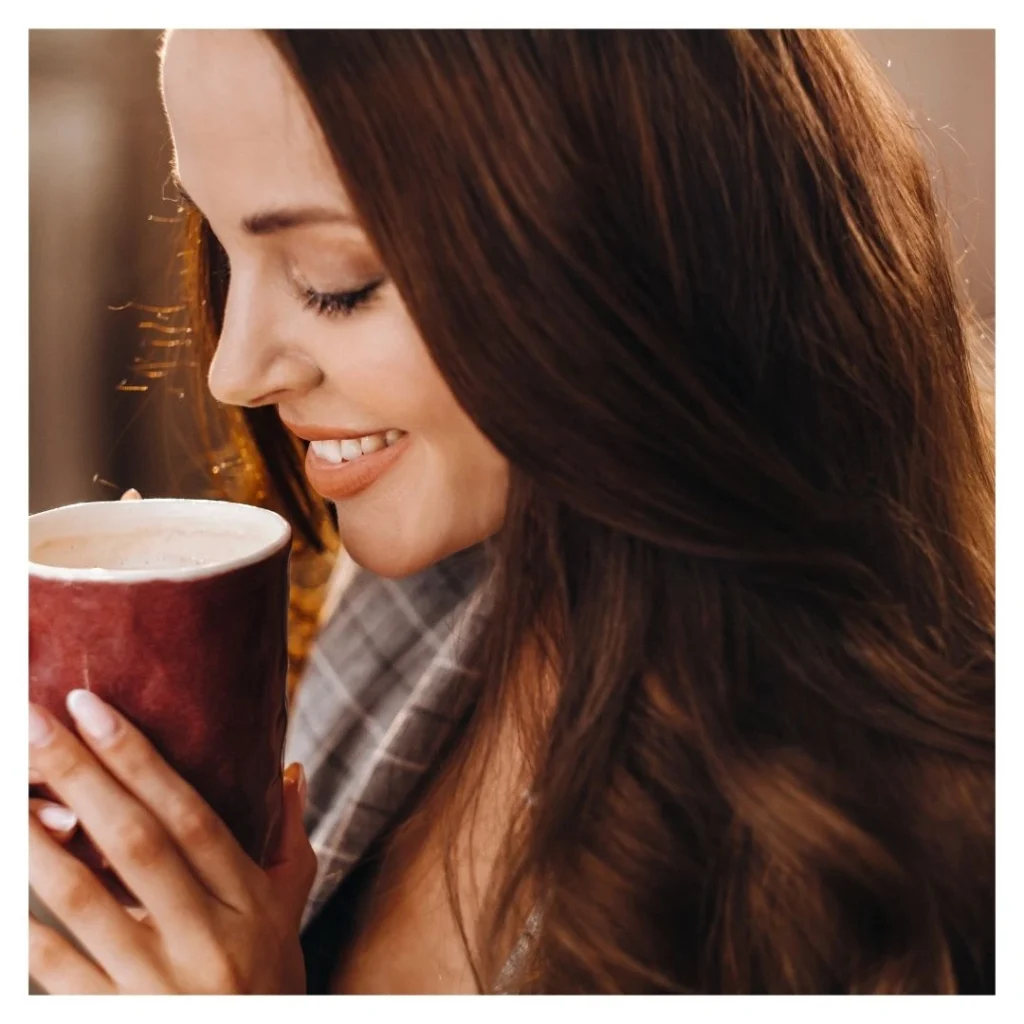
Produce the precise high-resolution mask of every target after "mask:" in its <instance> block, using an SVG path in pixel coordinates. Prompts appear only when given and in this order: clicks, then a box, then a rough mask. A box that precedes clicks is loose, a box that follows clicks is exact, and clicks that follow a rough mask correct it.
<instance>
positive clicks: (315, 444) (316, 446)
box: [309, 441, 342, 465]
mask: <svg viewBox="0 0 1024 1024" xmlns="http://www.w3.org/2000/svg"><path fill="white" fill-rule="evenodd" d="M309 446H310V448H312V449H313V452H314V453H315V454H316V455H317V456H319V457H320V458H321V459H323V460H324V462H333V463H334V464H335V465H338V464H339V463H340V462H341V458H342V455H341V442H340V441H310V442H309Z"/></svg>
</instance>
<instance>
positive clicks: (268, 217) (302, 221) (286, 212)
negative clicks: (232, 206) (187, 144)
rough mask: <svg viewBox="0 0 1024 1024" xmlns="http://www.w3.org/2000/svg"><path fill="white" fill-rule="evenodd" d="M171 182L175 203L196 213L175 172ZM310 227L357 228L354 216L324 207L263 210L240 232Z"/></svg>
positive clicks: (265, 232)
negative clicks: (175, 197) (338, 226)
mask: <svg viewBox="0 0 1024 1024" xmlns="http://www.w3.org/2000/svg"><path fill="white" fill-rule="evenodd" d="M171 181H172V183H173V184H174V187H175V188H176V189H177V190H178V200H179V201H180V202H181V204H182V205H183V206H187V207H190V208H191V209H193V210H199V206H198V204H197V203H196V202H195V200H194V199H193V198H192V197H191V196H190V195H189V194H188V192H186V191H185V187H184V185H182V183H181V179H180V178H179V177H178V175H177V172H172V173H171ZM311 224H351V225H358V221H357V220H356V218H355V216H354V215H353V214H351V213H348V212H347V211H345V210H339V209H332V208H331V207H327V206H295V207H283V208H281V209H279V210H265V211H263V212H261V213H254V214H250V215H249V216H248V217H245V218H243V219H242V229H243V230H244V231H245V232H246V233H247V234H250V235H256V236H261V235H273V234H276V233H277V232H280V231H287V230H289V229H290V228H301V227H306V226H308V225H311Z"/></svg>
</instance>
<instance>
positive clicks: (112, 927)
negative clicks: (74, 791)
mask: <svg viewBox="0 0 1024 1024" xmlns="http://www.w3.org/2000/svg"><path fill="white" fill-rule="evenodd" d="M29 884H30V885H31V887H32V889H33V890H35V893H36V895H37V896H38V897H39V898H40V899H41V900H42V901H43V903H45V904H46V906H47V908H48V909H49V910H50V911H51V913H53V914H54V915H55V916H56V917H57V918H58V919H59V920H60V921H61V923H62V924H63V925H64V926H65V927H66V928H67V929H68V930H69V931H70V932H71V934H72V935H74V937H75V938H76V939H77V940H78V942H79V944H80V945H81V946H82V948H83V949H84V950H86V952H87V953H88V954H89V956H90V957H92V959H93V960H95V961H96V963H97V964H98V965H99V966H100V967H101V968H102V969H103V970H104V971H105V972H106V974H107V976H108V977H109V978H111V979H114V980H116V981H117V982H119V983H120V984H122V985H127V986H129V987H137V986H139V985H144V984H145V983H146V982H147V981H148V980H150V978H151V976H152V973H153V972H152V970H151V969H150V968H149V967H148V966H147V959H148V957H147V952H148V950H149V949H150V948H151V947H150V944H149V942H148V941H147V939H148V937H147V935H146V933H145V931H144V929H143V927H142V926H141V925H140V924H139V923H138V922H137V921H134V920H132V918H130V917H129V916H128V915H127V914H126V913H125V912H124V908H123V907H122V906H121V905H120V904H119V903H118V902H117V900H115V899H114V897H113V896H111V895H110V893H109V892H107V890H106V889H105V888H104V886H103V883H102V882H100V880H99V879H98V878H97V877H96V876H95V875H94V874H93V873H92V872H91V871H90V870H89V869H88V868H87V867H86V866H85V865H84V864H83V863H82V862H81V861H79V860H78V859H77V858H75V857H72V856H71V854H70V853H68V852H67V851H66V850H65V849H63V847H61V846H60V845H59V844H58V843H56V842H54V840H53V839H52V838H51V837H50V836H49V835H48V834H47V832H46V830H45V829H44V828H43V827H42V826H41V825H40V824H39V823H38V822H37V821H36V820H35V818H34V817H33V816H32V815H29ZM79 955H81V954H79ZM38 980H39V982H40V983H42V984H45V982H44V979H43V978H39V979H38Z"/></svg>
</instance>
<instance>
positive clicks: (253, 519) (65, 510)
mask: <svg viewBox="0 0 1024 1024" xmlns="http://www.w3.org/2000/svg"><path fill="white" fill-rule="evenodd" d="M100 507H103V508H106V509H108V510H112V509H114V508H119V509H123V510H124V511H118V512H113V513H112V514H113V515H114V516H122V515H123V516H139V515H140V514H142V515H145V514H146V513H144V512H143V510H144V509H148V510H151V512H152V514H153V515H154V516H158V515H159V513H160V512H161V511H163V512H164V513H167V512H170V511H171V510H172V509H176V510H179V514H180V515H181V518H182V519H186V518H187V513H188V512H201V511H203V510H204V509H205V510H206V511H208V512H209V511H214V512H215V515H216V517H218V518H217V521H218V522H227V521H229V518H230V516H234V517H235V521H236V522H242V521H246V522H248V523H249V524H258V525H262V526H263V527H265V528H272V529H271V532H270V533H269V535H268V537H267V539H266V540H264V541H262V542H261V543H260V544H259V545H258V546H256V547H254V548H253V550H252V551H249V552H247V553H245V554H243V555H237V556H235V557H234V558H225V559H223V560H220V561H215V562H210V563H206V564H202V565H187V566H173V567H163V568H152V569H104V568H94V567H90V568H84V567H79V568H76V567H72V566H61V565H45V564H43V563H42V562H33V561H32V527H33V525H37V526H39V525H42V524H45V523H46V522H47V521H48V520H58V519H60V518H63V517H65V516H68V515H74V514H75V513H76V512H80V511H81V510H82V509H96V508H100ZM227 510H231V511H230V512H228V511H227ZM172 517H173V513H172ZM28 521H29V559H28V571H29V576H34V577H36V578H37V579H47V580H57V581H62V582H66V583H86V582H88V583H148V582H157V581H166V582H188V581H192V580H201V579H210V578H213V577H215V576H223V575H224V574H226V573H228V572H232V571H234V570H235V569H242V568H245V567H246V566H249V565H256V564H258V563H259V562H262V561H265V560H266V559H268V558H270V557H271V556H272V555H275V554H277V552H278V551H280V550H281V549H282V548H284V547H286V546H287V545H288V544H289V543H290V542H291V538H292V528H291V525H290V524H289V522H288V520H287V519H285V518H284V517H283V516H281V515H279V514H278V513H277V512H274V511H273V510H272V509H268V508H262V507H261V506H259V505H249V504H247V503H245V502H240V501H227V500H221V499H212V498H141V499H138V500H136V501H117V500H112V501H80V502H74V503H72V504H70V505H58V506H57V507H55V508H50V509H45V510H44V511H42V512H36V513H34V514H33V515H30V516H29V517H28ZM206 521H207V522H209V520H206ZM144 522H145V520H144V519H143V520H139V524H140V525H141V524H142V523H144ZM196 522H197V523H199V524H200V525H201V524H202V522H203V520H202V519H197V520H196ZM161 525H166V520H164V521H162V522H161ZM115 528H116V526H115Z"/></svg>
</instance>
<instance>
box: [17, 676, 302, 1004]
mask: <svg viewBox="0 0 1024 1024" xmlns="http://www.w3.org/2000/svg"><path fill="white" fill-rule="evenodd" d="M68 710H69V711H70V713H71V715H72V717H73V718H74V720H75V722H76V724H77V726H78V729H79V732H80V734H81V736H82V738H83V739H84V740H85V743H84V744H83V742H82V741H81V740H79V739H78V738H77V737H76V736H75V735H74V734H73V733H71V732H69V731H68V730H67V729H65V728H64V727H63V726H62V725H61V724H60V723H59V722H58V721H57V720H56V719H54V718H53V717H52V716H51V715H49V714H48V713H47V712H46V711H45V710H43V709H42V708H39V707H37V706H35V705H30V716H31V717H30V727H29V760H30V766H31V771H32V772H33V773H34V774H35V775H36V777H38V778H40V779H42V780H43V781H44V782H45V784H46V786H47V787H48V788H49V789H50V790H51V791H52V792H53V793H54V794H55V795H56V796H57V798H58V799H59V800H60V801H61V802H62V803H63V804H64V805H66V807H67V808H69V809H70V810H71V811H73V812H74V814H75V815H76V816H77V820H78V821H79V822H80V824H81V826H82V828H83V829H85V831H86V832H87V833H88V835H89V837H90V838H91V839H92V841H93V843H94V844H95V845H96V846H97V848H98V849H99V850H100V852H101V853H102V854H103V856H104V857H105V858H106V859H107V861H109V863H110V865H111V867H112V869H113V870H114V871H115V872H116V873H117V874H118V875H119V877H120V878H121V879H122V881H123V882H124V883H125V884H126V885H127V886H128V888H129V889H131V890H132V892H134V893H135V895H136V897H137V898H138V900H139V902H140V903H141V904H142V906H143V907H144V908H145V911H146V913H145V915H144V916H142V917H141V918H138V917H135V916H133V915H132V914H130V913H129V912H128V911H127V910H126V909H125V908H124V907H123V906H121V905H120V904H119V903H118V902H117V901H116V900H115V899H114V897H113V896H111V895H110V893H108V892H107V890H106V888H105V887H104V886H103V884H102V883H101V882H100V881H99V879H97V878H96V876H95V875H93V873H92V872H91V871H90V870H89V869H88V868H87V867H85V865H83V864H82V863H81V862H80V861H78V860H77V859H75V858H74V857H72V856H71V854H69V853H68V852H67V851H66V850H64V849H63V847H62V846H61V844H60V843H59V842H57V841H56V840H55V839H54V838H53V836H51V835H50V834H49V833H48V832H47V830H46V829H45V828H44V827H42V825H40V823H39V821H38V820H37V819H36V816H35V814H33V813H30V814H29V834H30V852H29V867H30V883H31V886H32V888H33V889H34V890H35V892H36V894H37V895H38V896H39V897H40V899H42V901H43V902H44V903H45V904H46V905H47V906H48V907H49V909H50V910H51V911H52V912H53V913H54V914H55V915H56V917H58V918H59V919H60V920H61V921H62V922H63V924H64V925H65V927H66V928H68V930H69V931H70V932H71V933H72V934H73V935H74V936H75V938H76V939H77V940H78V942H79V943H80V944H81V946H82V948H83V949H85V950H86V951H87V952H88V954H89V957H91V958H92V961H95V962H91V961H90V959H89V957H86V956H83V955H82V954H81V953H80V952H78V950H76V949H75V948H74V946H73V945H72V944H71V943H70V942H68V941H67V940H66V939H64V938H63V937H62V936H60V935H59V934H58V933H57V932H56V931H54V930H53V929H52V928H49V927H47V926H45V925H43V924H41V923H40V922H38V921H36V920H35V919H34V918H32V917H31V916H30V917H29V936H30V954H29V969H30V973H31V975H32V977H34V978H35V979H36V981H37V982H39V984H40V985H42V986H43V987H44V988H45V989H46V990H47V991H49V992H51V993H54V994H58V993H59V994H65V993H120V992H125V993H169V992H189V993H241V992H262V993H277V992H280V993H302V992H304V991H305V970H304V965H303V959H302V952H301V949H300V946H299V938H298V934H299V923H300V920H301V916H302V911H303V908H304V906H305V901H306V897H307V895H308V893H309V889H310V886H311V884H312V881H313V876H314V873H315V870H316V857H315V855H314V853H313V850H312V848H311V847H310V845H309V841H308V839H307V838H306V835H305V832H304V831H303V827H302V803H303V800H304V798H305V792H304V790H305V782H304V780H303V778H302V773H301V769H300V768H299V766H298V765H293V766H291V767H290V768H289V770H288V771H286V772H285V812H284V826H283V830H282V838H281V843H280V846H279V849H278V852H277V855H276V857H275V858H274V861H273V863H272V865H271V866H270V867H269V868H267V869H262V868H260V867H259V866H258V865H257V864H256V863H255V862H254V861H252V860H251V859H250V858H249V857H248V856H247V855H246V854H245V852H244V851H243V850H242V849H241V847H240V846H239V845H238V843H237V841H236V840H235V838H234V837H233V836H232V835H231V833H230V832H229V831H228V829H227V827H226V826H225V825H224V823H223V822H222V821H221V820H220V819H219V818H218V817H217V816H216V815H215V814H214V813H213V811H212V810H211V809H210V807H209V806H208V805H207V804H206V803H205V802H204V801H203V800H202V799H201V798H200V797H199V795H198V794H197V793H196V792H195V790H193V789H192V788H191V787H190V786H189V785H188V784H187V783H186V782H184V781H183V780H182V779H181V778H180V777H179V776H178V775H177V774H175V772H174V771H173V770H172V769H171V768H170V767H169V766H168V765H167V764H166V763H165V762H164V761H163V760H162V758H161V757H160V756H159V755H158V754H157V752H156V751H155V750H154V749H153V747H152V746H151V745H150V744H149V742H148V741H147V740H146V739H145V738H144V737H143V736H142V735H141V733H139V732H138V730H137V729H135V728H134V727H133V726H132V725H131V724H130V723H129V722H128V721H127V720H126V719H125V718H124V717H123V716H121V715H120V714H118V713H117V712H116V711H115V710H114V709H112V708H111V707H110V706H109V705H107V704H105V703H103V702H102V701H101V700H100V699H99V698H98V697H96V695H95V694H93V693H90V692H88V691H86V690H75V691H73V692H72V693H71V694H70V695H69V696H68Z"/></svg>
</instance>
